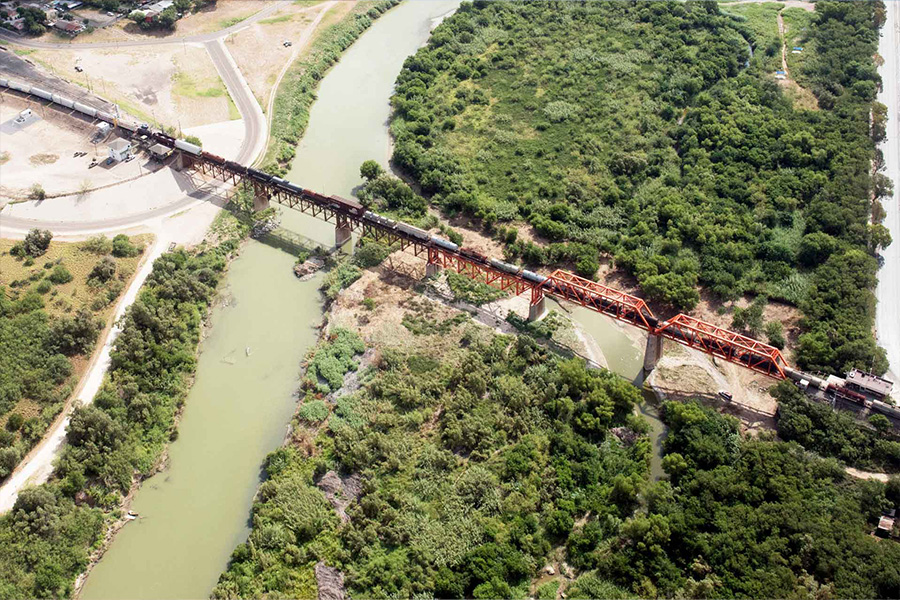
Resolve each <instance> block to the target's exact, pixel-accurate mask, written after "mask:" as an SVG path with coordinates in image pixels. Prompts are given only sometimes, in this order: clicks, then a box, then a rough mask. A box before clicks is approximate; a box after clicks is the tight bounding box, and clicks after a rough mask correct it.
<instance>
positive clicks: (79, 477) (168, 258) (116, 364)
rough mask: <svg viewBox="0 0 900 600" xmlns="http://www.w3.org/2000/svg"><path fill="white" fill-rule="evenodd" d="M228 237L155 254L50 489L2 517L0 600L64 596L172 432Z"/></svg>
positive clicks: (33, 493)
mask: <svg viewBox="0 0 900 600" xmlns="http://www.w3.org/2000/svg"><path fill="white" fill-rule="evenodd" d="M236 243H237V242H236V241H235V240H228V241H225V242H222V243H221V244H220V245H219V246H218V247H216V248H214V249H211V250H207V251H201V252H198V253H189V252H186V251H184V250H181V249H179V250H176V251H173V252H169V253H166V254H164V255H163V256H161V257H160V258H158V259H157V260H156V262H155V263H154V265H153V271H152V273H151V274H150V276H149V277H148V278H147V281H146V283H145V284H144V286H143V288H142V289H141V293H140V295H139V296H138V298H137V299H136V300H135V302H134V304H133V305H132V306H131V307H130V308H129V309H128V311H127V313H126V314H125V316H124V317H123V319H124V323H123V329H122V332H121V334H120V335H119V337H118V338H117V340H116V344H115V347H114V349H113V352H112V354H111V358H112V363H111V365H110V368H109V371H108V374H107V378H106V380H105V381H104V384H103V387H102V388H101V390H100V391H99V392H98V394H97V396H96V397H95V399H94V402H93V403H92V404H90V405H88V406H84V407H81V408H78V409H76V410H75V411H74V413H73V415H72V418H71V423H70V424H69V428H68V430H67V433H66V445H65V447H64V449H63V452H62V455H61V456H60V458H59V461H58V464H57V466H56V470H55V472H54V474H53V476H52V478H51V480H50V481H49V482H48V483H45V484H43V485H41V486H38V487H36V488H30V489H25V490H23V491H22V493H21V494H20V495H19V498H18V500H17V501H16V504H15V507H14V508H13V510H12V511H11V512H10V513H9V514H7V515H5V516H3V517H2V518H0V541H2V543H0V598H28V597H34V598H45V597H68V596H70V595H71V594H72V585H73V581H74V579H75V577H76V576H77V575H78V574H79V573H81V572H82V571H83V570H84V568H85V567H86V566H87V560H88V557H89V553H90V552H91V551H92V550H93V549H95V548H96V544H97V543H99V541H100V540H101V539H102V537H103V534H104V532H105V520H106V518H107V517H108V516H109V514H110V512H109V511H111V510H113V509H115V508H116V507H117V506H118V503H119V501H120V500H121V498H122V497H123V495H124V494H126V493H127V492H128V490H129V488H130V487H131V485H132V481H133V480H134V478H135V476H138V477H141V476H145V475H148V474H150V473H151V472H152V471H153V469H154V467H155V466H156V463H157V460H158V458H159V455H160V452H161V451H162V449H163V447H164V445H165V444H166V442H167V441H168V440H169V439H170V437H171V436H172V434H173V432H174V419H175V414H176V412H177V410H178V408H179V406H180V405H181V403H182V401H183V400H184V397H185V393H186V390H187V387H188V382H189V379H190V376H191V375H192V373H193V370H194V367H195V353H196V349H197V344H198V343H199V336H200V327H201V322H202V320H203V317H204V315H205V314H206V312H207V309H208V306H209V303H210V300H211V299H212V297H213V294H214V293H215V290H216V285H217V283H218V281H219V280H220V278H221V277H222V273H223V271H224V268H225V265H226V255H227V254H228V253H229V252H231V251H233V250H234V249H235V248H236Z"/></svg>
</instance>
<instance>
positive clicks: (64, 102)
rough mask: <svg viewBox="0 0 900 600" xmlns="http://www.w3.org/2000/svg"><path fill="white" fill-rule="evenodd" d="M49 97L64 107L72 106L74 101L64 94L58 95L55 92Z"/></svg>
mask: <svg viewBox="0 0 900 600" xmlns="http://www.w3.org/2000/svg"><path fill="white" fill-rule="evenodd" d="M50 99H51V100H52V101H53V102H55V103H56V104H59V105H60V106H65V107H66V108H72V107H74V106H75V101H74V100H72V99H71V98H66V97H65V96H59V95H57V94H53V95H52V96H51V97H50Z"/></svg>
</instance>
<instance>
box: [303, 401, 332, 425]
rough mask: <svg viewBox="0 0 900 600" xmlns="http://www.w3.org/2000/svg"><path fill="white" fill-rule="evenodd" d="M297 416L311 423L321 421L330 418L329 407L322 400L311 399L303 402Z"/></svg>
mask: <svg viewBox="0 0 900 600" xmlns="http://www.w3.org/2000/svg"><path fill="white" fill-rule="evenodd" d="M297 416H299V417H300V418H301V419H303V420H304V421H309V422H310V423H321V422H322V421H324V420H325V419H327V418H328V407H327V406H326V405H325V403H324V402H322V401H321V400H310V401H308V402H304V403H303V405H302V406H301V407H300V409H299V410H298V411H297Z"/></svg>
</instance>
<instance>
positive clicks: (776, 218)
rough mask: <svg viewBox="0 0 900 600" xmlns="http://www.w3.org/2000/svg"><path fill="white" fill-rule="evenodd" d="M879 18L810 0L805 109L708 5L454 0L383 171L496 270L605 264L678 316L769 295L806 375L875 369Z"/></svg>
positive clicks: (880, 358)
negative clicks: (717, 301) (809, 100)
mask: <svg viewBox="0 0 900 600" xmlns="http://www.w3.org/2000/svg"><path fill="white" fill-rule="evenodd" d="M881 8H882V7H881V5H880V3H878V2H868V3H846V2H818V3H816V14H815V19H814V22H813V24H812V25H811V26H810V28H809V38H810V40H809V41H810V43H809V48H808V50H809V52H808V54H809V56H805V57H804V63H803V69H804V71H803V76H804V81H805V82H809V84H810V86H811V87H812V90H813V92H814V93H815V95H816V96H817V98H818V101H819V107H820V110H816V111H812V110H802V109H798V108H795V106H794V105H793V104H792V101H791V100H790V98H788V97H787V96H786V95H785V94H784V93H783V92H782V90H781V88H779V86H778V85H776V82H775V81H774V80H773V79H772V76H771V72H769V71H768V70H767V68H766V67H765V65H766V64H767V63H766V61H765V60H762V59H757V58H754V59H752V60H751V59H750V55H749V52H748V43H750V44H755V43H756V36H757V35H758V34H757V33H754V31H753V29H751V28H750V27H748V26H747V25H746V24H745V23H742V22H741V21H739V20H737V19H734V18H732V17H730V16H728V15H725V14H720V13H719V11H718V8H717V6H716V4H715V3H710V2H687V3H676V2H671V3H663V2H633V3H615V2H611V3H610V2H607V3H576V2H563V3H556V2H533V3H507V2H476V3H475V4H468V3H464V4H463V5H462V6H461V8H460V10H459V11H458V12H457V13H456V14H455V15H453V17H451V18H449V19H447V20H446V21H445V22H444V23H443V24H442V25H441V26H440V27H439V28H438V29H436V30H435V32H434V35H433V36H432V38H431V40H430V41H429V43H428V45H427V46H426V47H424V48H422V49H421V50H420V51H419V52H418V53H417V54H416V55H415V56H413V57H410V58H409V59H408V60H407V61H406V63H405V65H404V69H403V71H402V72H401V74H400V76H399V78H398V81H397V93H396V95H395V97H394V99H393V105H394V109H395V112H394V120H393V123H392V130H393V132H394V134H395V136H396V141H397V143H396V146H395V151H394V156H393V158H394V161H395V162H396V164H397V165H399V166H400V167H401V168H403V169H404V170H406V171H407V172H408V173H409V174H410V175H411V176H413V177H414V178H415V179H416V180H417V182H418V183H420V184H421V186H422V189H423V190H424V191H425V192H426V193H427V194H429V195H430V197H431V200H432V201H433V203H435V204H437V205H439V206H441V207H442V208H444V209H445V210H446V211H449V212H465V213H468V214H470V215H472V216H475V217H477V218H479V219H481V221H482V223H483V224H484V225H485V227H486V228H487V229H488V230H494V231H497V232H498V237H500V238H502V239H503V241H505V242H506V253H507V258H509V259H512V260H515V259H520V260H522V261H523V262H525V263H528V264H536V265H540V264H548V263H559V262H562V263H568V264H571V265H572V266H573V267H576V268H577V270H578V271H579V272H580V273H581V274H582V275H587V276H590V275H593V273H594V272H595V271H596V269H597V266H598V261H597V256H598V253H604V254H606V255H609V256H612V257H613V258H614V259H615V263H616V264H617V265H618V266H619V267H622V268H624V269H626V270H628V271H629V272H631V273H632V274H634V275H635V276H636V278H637V280H638V283H639V284H640V286H641V288H642V289H643V293H644V294H646V295H647V296H648V297H649V298H651V299H653V300H656V301H660V302H664V303H667V304H670V305H672V306H673V307H676V308H678V309H690V308H692V307H693V306H694V305H695V304H696V303H697V302H698V300H699V294H698V291H697V288H698V285H702V286H705V287H707V288H708V289H710V290H712V291H713V292H714V293H715V294H716V295H717V296H718V297H720V298H722V299H724V300H733V299H737V298H739V297H741V296H743V295H744V294H765V295H766V296H768V297H769V298H770V299H773V300H782V301H785V302H789V303H791V304H794V305H797V306H799V307H800V308H801V309H802V311H803V313H804V315H805V319H804V320H803V322H802V324H801V325H802V328H803V332H804V335H803V336H802V337H801V340H800V347H799V349H798V351H797V361H798V363H799V365H800V366H801V367H802V368H807V369H822V370H827V371H841V370H844V369H847V368H850V367H860V368H865V369H873V370H875V371H876V372H883V371H884V369H886V367H887V363H886V360H885V358H884V354H883V352H881V351H880V350H879V349H878V348H877V346H876V344H875V342H874V339H873V337H872V334H871V328H872V322H873V319H874V310H873V308H874V296H873V294H872V292H871V289H870V288H871V287H872V286H873V285H874V281H875V270H876V267H877V262H876V260H875V258H874V256H873V255H874V253H875V252H876V251H877V248H878V247H879V246H883V245H884V244H886V243H888V242H889V236H887V235H886V230H885V229H884V228H883V227H882V226H881V225H880V224H879V223H877V220H878V219H877V218H876V223H875V224H873V225H869V223H868V218H869V214H870V208H871V206H870V204H871V203H870V200H869V194H870V192H871V191H872V190H873V189H875V193H876V195H877V194H878V193H881V192H879V191H878V190H879V189H880V190H882V192H883V191H884V189H886V187H885V186H884V185H881V186H873V180H872V176H871V160H872V159H873V157H874V141H873V137H872V133H871V132H870V123H869V114H870V109H871V108H872V106H873V100H874V95H875V91H876V89H877V88H878V86H879V85H880V79H879V77H878V74H877V72H876V70H875V65H874V62H873V59H872V56H873V54H874V52H875V49H876V42H877V37H878V27H879V26H880V19H881V17H880V16H879V15H880V14H881V12H880V10H881ZM772 27H773V28H774V27H775V23H774V22H773V23H772ZM745 65H746V66H745ZM876 212H877V211H876ZM876 217H877V215H876ZM504 222H510V223H512V224H513V225H515V226H518V225H517V224H521V223H523V222H527V223H528V224H530V225H531V226H532V227H534V229H535V230H536V231H537V232H538V233H539V234H540V235H541V236H543V237H544V238H546V239H548V240H550V241H551V242H554V244H552V245H550V246H543V247H542V246H540V245H538V244H535V243H533V242H530V241H525V240H522V239H519V238H521V236H516V235H514V234H513V235H508V230H507V228H506V227H500V226H498V224H500V223H504Z"/></svg>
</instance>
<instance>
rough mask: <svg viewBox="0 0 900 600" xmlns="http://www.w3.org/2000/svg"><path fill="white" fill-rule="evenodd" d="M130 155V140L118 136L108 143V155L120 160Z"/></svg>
mask: <svg viewBox="0 0 900 600" xmlns="http://www.w3.org/2000/svg"><path fill="white" fill-rule="evenodd" d="M129 156H131V142H129V141H128V140H123V139H122V138H119V139H117V140H113V141H112V142H111V143H110V144H109V157H110V158H111V159H113V160H115V161H118V162H121V161H123V160H125V159H126V158H128V157H129Z"/></svg>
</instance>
